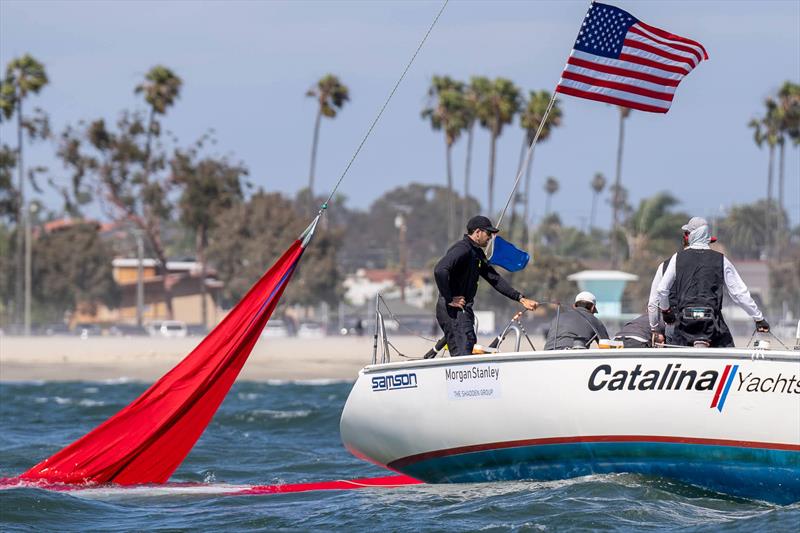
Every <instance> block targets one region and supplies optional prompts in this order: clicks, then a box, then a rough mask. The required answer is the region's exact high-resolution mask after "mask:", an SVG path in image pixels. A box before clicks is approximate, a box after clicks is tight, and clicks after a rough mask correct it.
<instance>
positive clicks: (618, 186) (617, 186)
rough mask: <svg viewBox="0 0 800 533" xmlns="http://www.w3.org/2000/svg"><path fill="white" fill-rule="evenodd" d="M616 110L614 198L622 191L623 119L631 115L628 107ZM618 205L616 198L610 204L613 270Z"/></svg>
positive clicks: (618, 107)
mask: <svg viewBox="0 0 800 533" xmlns="http://www.w3.org/2000/svg"><path fill="white" fill-rule="evenodd" d="M617 109H618V110H619V137H618V139H617V174H616V178H615V179H614V188H613V192H614V195H615V196H616V195H617V194H618V193H619V192H621V191H622V147H623V145H624V144H625V119H626V118H628V116H630V114H631V110H630V108H628V107H623V106H617ZM620 205H621V202H620V200H619V199H618V198H615V199H613V200H612V202H611V206H612V213H613V214H612V224H611V235H612V238H611V265H612V267H613V268H617V266H618V265H619V254H618V249H617V248H618V247H617V240H616V239H615V238H614V235H615V234H616V233H617V229H618V228H619V206H620Z"/></svg>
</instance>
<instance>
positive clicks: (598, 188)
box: [589, 172, 606, 230]
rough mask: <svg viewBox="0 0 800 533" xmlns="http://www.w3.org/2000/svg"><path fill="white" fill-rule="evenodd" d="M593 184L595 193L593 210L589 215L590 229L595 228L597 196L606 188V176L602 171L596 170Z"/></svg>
mask: <svg viewBox="0 0 800 533" xmlns="http://www.w3.org/2000/svg"><path fill="white" fill-rule="evenodd" d="M590 185H591V186H592V191H594V194H593V195H592V212H591V215H589V230H593V229H594V215H595V213H596V211H597V198H598V196H600V193H602V192H603V189H605V188H606V177H605V176H603V173H602V172H595V174H594V178H592V181H591V183H590Z"/></svg>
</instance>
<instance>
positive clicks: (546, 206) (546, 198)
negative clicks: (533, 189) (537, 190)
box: [544, 193, 553, 218]
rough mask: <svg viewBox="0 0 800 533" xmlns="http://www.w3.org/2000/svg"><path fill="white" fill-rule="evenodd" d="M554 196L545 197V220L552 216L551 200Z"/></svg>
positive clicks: (548, 194)
mask: <svg viewBox="0 0 800 533" xmlns="http://www.w3.org/2000/svg"><path fill="white" fill-rule="evenodd" d="M552 196H553V195H552V194H550V193H547V194H545V196H544V218H547V216H548V215H549V214H550V198H552Z"/></svg>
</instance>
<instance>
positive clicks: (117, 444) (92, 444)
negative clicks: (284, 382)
mask: <svg viewBox="0 0 800 533" xmlns="http://www.w3.org/2000/svg"><path fill="white" fill-rule="evenodd" d="M318 219H319V217H318V218H317V219H316V220H315V221H314V223H312V224H311V226H309V229H308V230H306V233H304V237H305V238H302V237H301V239H298V240H297V241H295V242H294V243H293V244H292V245H291V246H290V247H289V249H288V250H286V252H285V253H284V254H283V256H281V258H280V259H278V261H277V262H276V263H275V264H274V265H273V266H272V268H270V269H269V271H268V272H267V273H266V274H264V276H263V277H262V278H261V279H260V280H258V282H257V283H256V284H255V285H254V286H253V287H252V288H251V289H250V291H249V292H248V293H247V295H245V297H244V298H243V299H242V301H241V302H239V304H238V305H236V307H234V308H233V309H232V310H231V312H230V313H229V314H228V315H227V316H226V317H225V319H224V320H223V321H222V322H221V323H220V324H219V325H218V326H217V327H216V328H214V329H213V330H212V331H211V333H209V334H208V336H207V337H206V338H205V339H203V341H202V342H201V343H200V344H199V345H198V346H197V347H196V348H195V349H194V350H193V351H192V353H190V354H189V355H188V356H187V357H186V358H185V359H184V360H183V361H181V362H180V363H178V365H177V366H176V367H175V368H173V369H172V370H170V371H169V372H168V373H167V374H166V375H164V377H162V378H161V379H160V380H158V381H157V382H156V383H155V384H154V385H153V386H152V387H150V388H149V389H147V390H146V391H145V392H144V393H143V394H142V395H141V396H139V397H138V398H137V399H136V400H134V401H133V402H132V403H131V404H130V405H128V406H127V407H125V408H124V409H122V410H121V411H120V412H118V413H117V414H116V415H114V416H112V417H111V418H109V419H108V420H106V421H105V422H104V423H103V424H101V425H100V426H98V427H97V428H95V429H94V430H92V431H91V432H89V433H87V434H86V435H84V436H83V437H81V438H80V439H78V440H77V441H75V442H73V443H72V444H70V445H69V446H67V447H66V448H64V449H63V450H61V451H59V452H58V453H56V454H55V455H53V456H52V457H50V458H48V459H45V460H44V461H42V462H41V463H39V464H37V465H36V466H34V467H33V468H31V469H30V470H28V471H27V472H25V473H24V474H22V475H21V476H20V477H19V479H22V480H28V481H37V480H41V481H47V482H51V483H118V484H122V485H133V484H137V483H164V482H166V481H167V479H169V477H170V475H171V474H172V473H173V472H174V471H175V469H176V468H178V466H179V465H180V464H181V462H183V460H184V459H185V458H186V456H187V455H188V454H189V451H190V450H191V449H192V447H193V446H194V444H195V442H197V439H198V438H200V435H201V434H202V433H203V431H204V430H205V428H206V426H208V423H209V422H210V421H211V417H212V416H214V413H215V412H216V411H217V408H218V407H219V406H220V404H221V403H222V400H223V399H224V398H225V395H226V394H227V393H228V391H229V390H230V388H231V385H232V384H233V381H234V380H235V379H236V376H237V375H238V374H239V371H240V370H241V369H242V366H243V365H244V363H245V361H246V360H247V357H248V356H249V355H250V352H251V351H252V349H253V346H254V345H255V343H256V341H257V340H258V338H259V336H260V334H261V330H262V329H263V328H264V325H265V324H266V323H267V321H268V320H269V317H270V315H271V314H272V312H273V310H274V309H275V306H276V305H277V304H278V300H279V299H280V297H281V294H283V290H284V288H285V287H286V284H287V283H288V282H289V279H290V278H291V276H292V273H293V272H294V269H295V267H296V266H297V262H298V261H299V260H300V257H301V255H302V254H303V250H304V249H305V245H306V244H307V243H308V241H309V239H310V237H311V233H313V230H314V227H315V226H316V222H317V220H318Z"/></svg>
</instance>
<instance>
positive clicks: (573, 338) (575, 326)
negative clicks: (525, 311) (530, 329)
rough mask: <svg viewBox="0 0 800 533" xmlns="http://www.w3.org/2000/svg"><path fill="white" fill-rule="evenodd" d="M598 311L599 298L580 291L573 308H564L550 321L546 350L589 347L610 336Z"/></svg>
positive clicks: (545, 344)
mask: <svg viewBox="0 0 800 533" xmlns="http://www.w3.org/2000/svg"><path fill="white" fill-rule="evenodd" d="M596 313H597V299H596V298H595V296H594V294H592V293H591V292H589V291H583V292H580V293H578V295H577V296H576V297H575V303H574V304H573V305H572V308H571V309H564V310H562V311H561V312H560V313H559V314H558V315H557V316H556V318H554V319H553V320H552V322H550V330H549V331H548V332H547V340H546V341H545V343H544V349H545V350H565V349H573V348H588V347H589V346H590V345H591V344H592V341H599V340H600V339H607V338H608V331H606V327H605V326H604V325H603V323H602V322H600V320H598V319H597V317H596V316H594V315H595V314H596Z"/></svg>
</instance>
